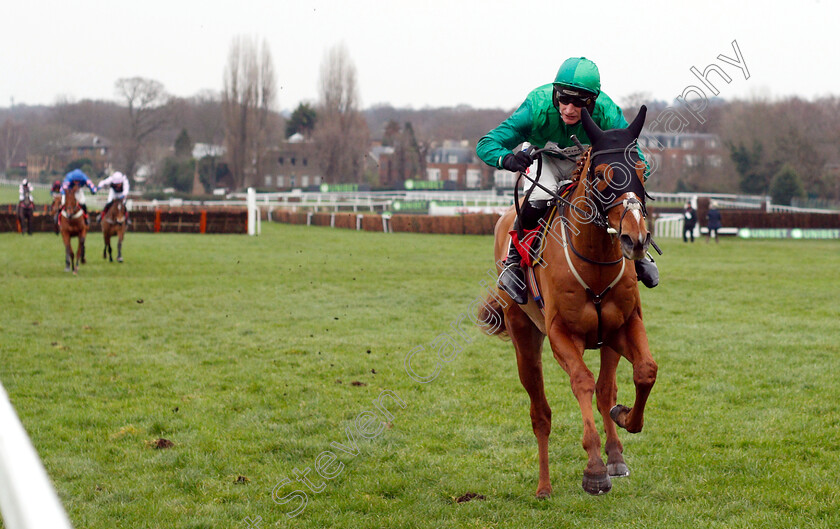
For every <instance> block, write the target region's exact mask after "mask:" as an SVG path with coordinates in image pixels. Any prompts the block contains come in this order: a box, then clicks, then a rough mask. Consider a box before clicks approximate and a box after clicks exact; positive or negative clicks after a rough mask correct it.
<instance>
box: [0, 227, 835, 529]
mask: <svg viewBox="0 0 840 529" xmlns="http://www.w3.org/2000/svg"><path fill="white" fill-rule="evenodd" d="M660 244H661V245H662V246H663V248H664V250H665V255H664V256H662V257H661V258H660V259H659V264H660V269H661V273H662V284H661V285H660V286H659V287H657V288H656V289H654V290H645V289H643V292H642V297H643V303H644V310H645V318H646V322H647V328H648V332H649V337H650V343H651V348H652V350H653V353H654V357H655V358H656V360H657V362H658V363H659V378H658V381H657V384H656V386H655V387H654V389H653V393H652V395H651V398H650V401H649V404H648V408H647V415H646V421H645V430H644V432H642V433H640V434H636V435H630V434H627V433H626V432H623V433H621V437H622V440H623V442H624V445H625V457H626V459H627V463H628V465H629V466H630V469H631V475H630V476H629V477H627V478H622V479H616V480H614V481H613V490H612V491H611V492H610V493H609V494H608V495H606V496H602V497H592V496H589V495H587V494H586V493H585V492H583V490H582V489H581V487H580V480H581V474H582V471H583V467H584V464H585V454H584V452H583V450H582V448H581V446H580V443H581V433H582V432H581V430H582V425H581V418H580V412H579V408H578V406H577V404H576V402H575V401H574V399H573V397H572V394H571V390H570V389H569V383H568V377H567V376H566V375H565V373H563V371H562V370H561V368H560V367H559V366H558V365H557V363H556V362H555V361H554V360H553V359H552V358H551V357H550V356H549V357H547V358H546V359H545V360H546V361H545V372H546V382H547V391H548V398H549V402H550V404H551V405H552V410H553V430H552V434H551V444H550V455H551V472H552V484H553V487H554V494H553V496H552V497H551V498H550V499H548V500H544V501H539V500H536V499H535V498H534V491H535V489H536V484H537V449H536V441H535V439H534V436H533V433H532V432H531V427H530V419H529V417H528V407H529V400H528V397H527V394H526V393H525V391H524V389H522V387H521V386H520V383H519V380H518V377H517V374H516V368H515V361H514V355H513V350H512V347H511V345H510V343H509V342H503V341H501V340H498V339H496V338H490V337H485V336H482V335H480V334H479V332H478V331H477V330H476V329H474V328H469V327H470V326H469V324H468V323H466V322H465V323H464V328H465V329H468V330H466V331H465V332H466V333H467V334H468V338H469V340H471V343H465V342H466V340H465V339H463V338H461V340H462V341H461V342H460V343H461V344H463V349H462V351H461V352H460V353H459V354H458V356H457V357H456V358H455V359H454V360H452V361H451V362H449V363H444V364H442V365H441V370H440V373H439V375H438V377H437V378H436V379H435V380H434V381H432V382H430V383H427V384H421V383H418V382H416V381H415V380H413V379H412V378H411V377H409V376H408V375H407V373H406V371H405V369H404V359H405V356H406V354H407V353H408V352H409V351H411V350H413V349H415V348H417V347H419V346H423V347H425V350H423V351H420V352H418V354H417V355H416V357H415V359H416V360H417V362H416V365H415V368H416V370H417V372H418V373H430V372H431V370H432V368H433V362H432V360H433V359H434V353H433V348H432V346H431V345H430V342H432V341H433V340H434V339H435V338H436V337H437V336H440V335H441V334H442V333H444V332H447V331H448V330H449V331H450V332H451V333H452V334H455V333H454V331H451V327H450V325H451V324H453V323H454V322H457V321H458V320H459V318H462V316H463V315H464V314H466V313H467V312H469V311H470V310H471V309H470V308H469V307H470V304H471V303H472V302H473V300H474V299H475V298H476V297H478V296H480V295H481V294H482V286H481V281H483V280H485V279H487V278H488V276H487V274H486V271H487V270H488V269H489V268H490V267H491V264H492V253H491V246H492V240H491V238H490V237H470V236H435V235H415V234H388V235H386V234H381V233H365V232H351V231H346V230H333V229H330V228H316V227H310V228H307V227H305V226H284V225H275V224H268V223H264V224H263V234H262V236H260V237H246V236H239V235H178V234H136V233H129V234H128V235H127V237H126V242H125V247H124V255H125V258H126V262H125V263H124V264H117V263H113V264H109V263H105V262H103V261H102V260H101V251H102V239H101V236H100V235H99V234H97V233H93V234H91V236H90V237H89V240H88V259H89V262H88V264H86V265H83V266H82V269H81V272H80V273H79V275H78V277H73V276H72V275H70V274H67V273H65V272H63V268H64V262H63V249H62V247H61V244H60V242H59V240H58V238H57V237H56V236H55V235H52V234H36V235H34V236H32V237H21V236H19V235H17V234H0V250H2V251H0V285H2V288H1V289H0V306H2V308H3V309H2V313H3V317H2V319H0V336H2V344H0V380H2V382H3V384H4V386H5V387H6V389H7V391H8V392H9V394H10V397H11V399H12V403H13V404H14V406H15V407H16V409H17V411H18V413H19V415H20V417H21V420H22V421H23V423H24V425H25V426H26V428H27V430H28V432H29V434H30V436H31V438H32V440H33V443H34V445H35V446H36V448H37V449H38V451H39V453H40V455H41V456H42V458H43V460H44V462H45V466H46V468H47V470H48V472H49V474H50V476H51V478H52V479H53V481H54V483H55V485H56V488H57V490H58V492H59V495H60V497H61V499H62V501H63V503H64V504H65V506H66V508H67V510H68V513H69V515H70V518H71V520H72V522H73V523H74V525H75V526H76V527H79V528H81V527H85V528H111V527H167V528H172V527H184V528H201V527H208V528H209V527H214V528H215V527H248V522H246V519H250V520H252V521H254V520H256V519H257V517H260V518H261V519H262V521H261V522H259V524H257V525H256V526H258V527H261V528H266V527H307V528H308V527H313V528H314V527H354V528H355V527H418V528H419V527H424V528H425V527H429V528H431V527H500V528H502V527H505V528H506V527H513V528H522V527H587V528H592V527H644V528H654V527H656V528H659V527H661V528H674V527H689V526H690V527H692V528H705V527H715V528H717V527H726V528H730V527H743V528H754V527H773V528H794V527H796V528H801V527H825V528H834V527H838V526H840V494H838V490H840V489H839V488H838V486H837V480H836V476H837V473H838V469H840V380H838V369H837V366H838V358H839V357H840V347H838V344H837V340H838V337H840V333H838V317H840V302H838V298H837V296H838V293H840V281H839V280H838V278H837V270H838V269H840V243H838V242H835V241H817V242H808V241H741V240H732V239H729V240H724V241H723V242H722V243H721V244H719V245H715V244H706V243H705V242H702V241H700V242H697V243H695V244H693V245H691V244H683V243H682V242H681V241H675V240H663V241H660ZM445 352H448V351H445ZM586 359H587V363H588V364H589V365H590V367H592V368H593V369H597V365H598V358H597V353H596V352H594V351H589V352H588V353H587V356H586ZM374 371H375V373H374ZM631 379H632V375H631V371H630V366H629V364H628V363H627V362H622V364H621V366H620V369H619V401H620V402H623V403H625V404H628V405H629V404H631V402H630V401H631V400H632V380H631ZM353 382H360V383H362V384H365V385H353ZM385 390H390V391H393V392H394V393H395V394H396V395H398V396H399V398H400V399H401V400H402V401H403V402H404V403H405V408H400V407H399V406H397V405H395V404H394V403H393V401H390V400H386V401H384V402H385V404H386V405H387V408H388V409H389V410H390V411H391V412H392V413H393V417H392V418H391V420H390V421H389V425H388V427H387V428H385V429H384V430H383V431H382V432H380V433H379V435H378V436H376V437H374V438H373V439H371V440H365V439H362V438H360V436H359V435H358V433H357V434H356V435H355V437H356V441H357V443H358V453H357V455H355V456H354V455H349V454H347V453H344V452H342V451H340V450H338V449H337V448H334V447H333V445H331V443H333V442H335V443H340V444H345V445H346V444H347V442H346V435H347V434H346V430H347V429H348V428H350V429H351V431H356V430H355V418H356V417H357V416H359V415H360V414H361V413H362V412H364V411H365V410H371V411H374V412H375V411H377V409H376V407H375V406H374V404H373V401H374V399H376V398H377V397H378V396H379V395H380V393H381V392H382V391H385ZM363 419H364V416H363V417H362V422H363ZM158 438H165V439H169V440H171V441H172V442H173V443H174V446H173V447H172V448H168V449H155V448H153V447H151V442H152V441H154V440H156V439H158ZM328 450H329V451H332V452H334V453H335V454H336V455H337V456H338V460H337V461H338V462H340V463H341V464H343V465H344V466H343V467H338V466H336V465H337V464H338V463H337V462H334V463H333V465H332V466H329V465H325V463H327V461H326V460H323V459H322V460H321V462H320V464H321V465H322V466H323V467H325V468H326V471H332V472H337V471H338V470H339V469H340V470H341V472H340V473H339V474H338V476H337V477H334V478H333V479H331V480H326V481H325V480H324V479H322V478H320V477H318V476H317V475H316V473H315V465H316V460H317V459H318V457H319V454H322V453H324V452H325V451H328ZM307 468H309V469H310V471H309V474H308V477H309V478H310V479H311V480H312V482H313V486H316V487H318V486H321V485H323V490H322V491H321V492H320V493H313V492H311V491H307V493H308V504H307V505H306V507H305V509H304V510H303V512H302V513H300V514H299V515H298V516H297V517H295V518H288V517H287V516H286V514H285V513H286V512H288V511H291V510H292V509H293V508H294V506H295V502H290V503H287V504H283V505H280V504H277V503H275V502H274V501H273V500H272V491H273V490H274V489H275V486H276V485H277V484H278V483H280V482H281V480H283V479H284V478H286V479H289V480H292V481H293V483H289V484H286V485H285V486H282V487H280V488H278V489H277V496H276V497H277V498H278V499H279V498H281V497H283V496H284V495H287V494H290V493H292V492H293V491H294V490H296V489H302V490H307V489H306V487H305V485H304V484H302V483H300V482H296V481H294V480H295V475H294V472H295V469H298V470H299V471H301V472H306V469H307ZM240 476H243V478H242V479H239V477H240ZM237 480H239V481H241V482H240V483H238V482H237ZM467 492H475V493H477V494H481V495H483V496H484V497H485V499H484V500H482V501H479V500H473V501H470V502H467V503H456V502H454V501H453V498H455V497H458V496H461V495H463V494H465V493H467ZM0 525H2V524H0Z"/></svg>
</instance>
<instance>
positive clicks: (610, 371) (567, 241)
mask: <svg viewBox="0 0 840 529" xmlns="http://www.w3.org/2000/svg"><path fill="white" fill-rule="evenodd" d="M582 114H583V117H582V121H583V127H584V131H585V132H586V134H587V136H589V138H590V140H591V141H592V146H591V148H590V149H588V150H587V151H586V152H585V153H584V155H583V156H582V157H581V159H580V161H579V163H578V168H577V170H576V179H577V186H576V188H575V190H574V191H573V192H572V194H571V195H570V197H569V198H568V199H567V200H559V199H558V204H560V206H559V213H558V215H557V216H556V217H555V220H554V221H553V222H552V223H551V224H550V228H549V231H548V232H547V233H546V234H545V235H544V238H543V241H544V242H543V249H544V251H543V254H542V262H541V263H540V264H538V265H535V266H534V268H533V269H532V270H531V272H533V278H534V281H535V282H536V284H537V285H538V287H539V291H540V292H541V300H542V302H543V307H542V308H540V306H539V305H538V303H537V301H536V300H535V299H534V297H533V296H531V297H530V299H529V301H528V304H527V305H522V306H520V305H517V304H516V303H515V302H514V301H513V300H511V298H510V296H508V295H507V293H505V292H504V291H502V290H501V289H499V290H498V293H495V292H494V293H493V295H489V296H488V297H487V299H486V300H485V302H484V305H483V306H482V307H481V309H479V321H484V322H487V321H492V320H493V319H495V320H496V321H499V322H501V321H502V319H503V321H504V327H502V326H497V327H496V329H494V330H492V331H489V333H490V334H501V335H504V334H508V335H510V338H511V340H512V341H513V346H514V348H515V349H516V362H517V366H518V369H519V379H520V381H521V382H522V385H523V386H524V387H525V389H526V390H527V392H528V395H529V397H530V398H531V424H532V427H533V430H534V434H535V435H536V438H537V446H538V451H539V484H538V485H537V492H536V495H537V497H538V498H544V497H547V496H549V495H550V494H551V482H550V479H549V472H548V436H549V433H550V431H551V409H550V408H549V406H548V402H547V401H546V397H545V388H544V384H543V371H542V346H543V341H544V338H545V336H548V339H549V343H550V345H551V350H552V352H553V353H554V357H555V358H556V359H557V362H558V363H559V364H560V366H561V367H562V368H563V369H564V370H565V371H566V372H567V373H568V375H569V380H570V382H571V387H572V392H573V393H574V395H575V397H576V398H577V400H578V404H579V405H580V411H581V414H582V416H583V448H584V450H585V451H586V453H587V455H588V458H589V459H588V462H587V464H586V467H585V470H584V472H583V489H584V490H585V491H586V492H588V493H590V494H603V493H606V492H609V490H610V489H611V488H612V482H611V480H610V477H611V476H612V477H617V476H626V475H629V470H628V468H627V465H626V464H625V462H624V457H623V455H622V452H623V446H622V444H621V441H620V440H619V439H618V433H617V431H616V424H618V425H619V426H621V427H622V428H625V429H626V430H627V431H629V432H633V433H635V432H639V431H641V430H642V424H643V417H644V408H645V402H646V401H647V398H648V395H649V393H650V391H651V388H652V387H653V384H654V382H655V380H656V372H657V366H656V363H655V362H654V360H653V358H652V356H651V353H650V349H649V348H648V341H647V334H646V333H645V327H644V324H643V323H642V308H641V303H640V299H639V289H638V286H637V283H636V281H637V278H636V272H635V267H634V266H632V263H631V264H630V265H626V264H625V260H627V259H629V260H638V259H641V258H642V257H643V256H644V255H645V254H646V253H647V248H648V245H649V244H650V241H651V239H650V233H649V232H648V230H647V228H646V225H645V214H646V208H645V189H644V180H643V172H644V163H643V162H642V161H641V160H640V157H639V155H638V151H637V149H636V139H637V138H638V136H639V133H640V132H641V130H642V125H643V124H644V119H645V114H646V108H645V107H644V106H642V108H641V110H640V112H639V114H638V116H637V117H636V119H635V120H634V121H633V123H632V124H630V126H629V127H628V128H626V129H616V130H609V131H602V130H601V129H600V128H599V127H598V125H596V124H595V123H594V122H593V121H592V119H591V118H590V116H589V113H588V112H586V110H584V111H583V112H582ZM564 205H565V207H563V206H564ZM514 217H515V212H514V211H513V210H512V209H511V210H510V211H508V212H507V213H506V214H505V215H504V216H502V218H500V219H499V221H498V223H497V224H496V228H495V257H496V263H497V268H498V271H501V268H502V265H501V263H502V259H504V257H505V256H506V255H507V248H508V243H509V241H510V237H509V236H508V232H509V230H510V229H511V226H512V224H513V220H514ZM595 348H600V351H601V369H600V373H599V375H598V380H597V382H596V381H595V378H594V376H593V374H592V372H591V371H590V370H589V369H588V368H587V367H586V364H585V363H584V361H583V354H584V350H585V349H595ZM621 357H624V358H626V359H627V360H629V361H630V363H631V364H632V365H633V382H634V383H635V386H636V400H635V402H634V404H633V407H632V408H627V407H626V406H622V405H616V397H617V387H616V381H615V378H616V367H617V365H618V362H619V360H620V358H621ZM593 394H594V395H596V397H597V405H598V410H599V411H600V413H601V416H602V418H603V423H604V430H605V433H606V447H605V448H606V454H607V464H606V465H605V464H604V461H603V459H602V458H601V438H600V437H599V435H598V432H597V430H596V426H595V417H594V412H593V409H592V397H593Z"/></svg>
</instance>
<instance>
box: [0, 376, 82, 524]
mask: <svg viewBox="0 0 840 529" xmlns="http://www.w3.org/2000/svg"><path fill="white" fill-rule="evenodd" d="M0 513H2V514H3V523H4V524H5V525H6V527H7V528H8V529H46V528H50V529H71V525H70V521H69V520H68V518H67V514H66V513H65V512H64V507H62V505H61V502H60V501H59V499H58V495H57V494H56V493H55V489H54V488H53V486H52V483H50V478H49V477H48V476H47V471H46V470H44V465H43V464H42V463H41V459H40V458H39V457H38V453H37V452H36V451H35V448H34V447H33V446H32V442H31V441H30V440H29V436H28V435H26V430H24V428H23V425H22V424H21V422H20V419H19V418H18V416H17V414H16V413H15V410H14V408H13V407H12V403H11V402H10V401H9V396H8V395H7V394H6V390H5V388H3V384H2V383H0Z"/></svg>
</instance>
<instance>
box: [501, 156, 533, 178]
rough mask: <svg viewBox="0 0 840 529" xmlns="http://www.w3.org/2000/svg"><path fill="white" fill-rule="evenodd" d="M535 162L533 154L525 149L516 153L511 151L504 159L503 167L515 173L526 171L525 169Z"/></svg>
mask: <svg viewBox="0 0 840 529" xmlns="http://www.w3.org/2000/svg"><path fill="white" fill-rule="evenodd" d="M533 162H534V160H533V159H531V155H530V154H528V153H527V152H525V151H519V152H518V153H516V154H513V153H510V154H508V155H507V156H505V157H504V159H503V160H502V167H503V168H505V169H507V170H508V171H512V172H514V173H521V172H524V171H525V169H527V168H529V167H531V164H532V163H533Z"/></svg>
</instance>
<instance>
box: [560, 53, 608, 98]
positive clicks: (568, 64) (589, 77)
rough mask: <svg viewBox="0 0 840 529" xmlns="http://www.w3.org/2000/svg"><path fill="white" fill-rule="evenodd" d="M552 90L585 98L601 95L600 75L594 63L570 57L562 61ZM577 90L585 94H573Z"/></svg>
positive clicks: (581, 58)
mask: <svg viewBox="0 0 840 529" xmlns="http://www.w3.org/2000/svg"><path fill="white" fill-rule="evenodd" d="M554 88H555V89H561V90H563V91H564V92H566V93H567V94H569V95H578V96H579V97H581V96H582V97H585V96H590V95H594V96H595V97H596V98H597V97H598V95H599V94H600V93H601V74H600V73H598V67H597V66H596V65H595V63H594V62H592V61H590V60H589V59H587V58H586V57H572V58H569V59H566V60H565V61H563V64H561V65H560V69H559V70H557V77H555V78H554ZM578 90H581V91H584V92H588V93H587V94H574V93H573V92H577V91H578Z"/></svg>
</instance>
